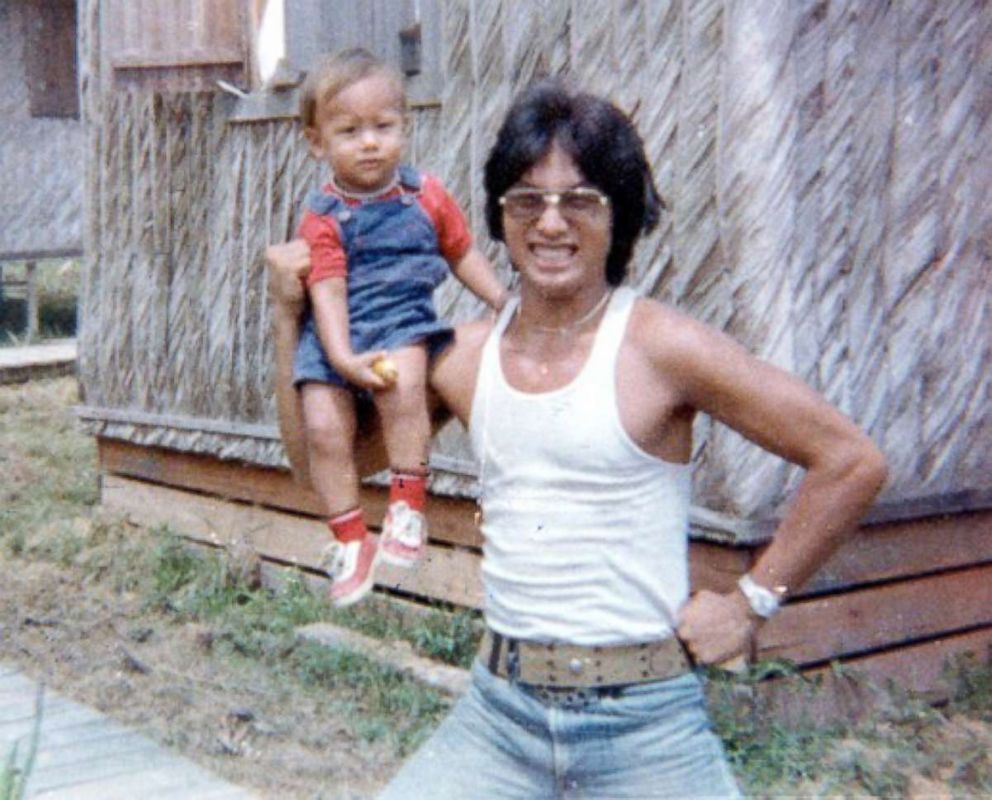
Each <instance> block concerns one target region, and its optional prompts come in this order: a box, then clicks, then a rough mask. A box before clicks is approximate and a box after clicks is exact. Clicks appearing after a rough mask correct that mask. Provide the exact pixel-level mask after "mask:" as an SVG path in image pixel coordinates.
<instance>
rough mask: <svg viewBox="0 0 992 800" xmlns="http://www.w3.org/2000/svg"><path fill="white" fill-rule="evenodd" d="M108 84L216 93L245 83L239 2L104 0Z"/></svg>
mask: <svg viewBox="0 0 992 800" xmlns="http://www.w3.org/2000/svg"><path fill="white" fill-rule="evenodd" d="M104 11H105V13H104V14H103V35H104V42H106V50H107V52H108V55H109V62H110V67H111V69H112V70H113V74H114V84H115V85H116V86H118V87H120V86H135V85H137V86H149V87H153V88H156V89H172V90H196V89H216V88H217V81H218V80H224V81H227V82H229V83H231V84H234V85H236V86H241V87H246V86H247V84H248V68H247V64H248V47H247V45H246V42H247V40H248V36H247V33H248V27H249V23H248V18H247V8H246V4H245V3H243V2H240V1H239V0H104Z"/></svg>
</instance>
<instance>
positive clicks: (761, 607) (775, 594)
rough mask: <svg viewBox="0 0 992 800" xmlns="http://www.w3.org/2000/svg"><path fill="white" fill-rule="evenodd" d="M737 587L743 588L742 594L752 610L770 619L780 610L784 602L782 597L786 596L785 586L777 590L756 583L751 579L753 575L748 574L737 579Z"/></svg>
mask: <svg viewBox="0 0 992 800" xmlns="http://www.w3.org/2000/svg"><path fill="white" fill-rule="evenodd" d="M737 587H738V588H739V589H740V590H741V594H743V595H744V597H745V598H747V602H748V605H750V606H751V610H752V611H753V612H754V613H755V614H757V615H758V616H759V617H763V618H764V619H768V618H769V617H771V616H773V615H774V614H775V612H776V611H778V609H779V606H780V605H781V604H782V598H783V597H784V596H785V589H784V588H782V589H780V590H777V591H776V590H772V589H767V588H765V587H764V586H762V585H760V584H758V583H755V582H754V581H753V580H752V579H751V576H750V575H747V574H744V575H742V576H741V578H740V580H739V581H737ZM776 588H777V587H776Z"/></svg>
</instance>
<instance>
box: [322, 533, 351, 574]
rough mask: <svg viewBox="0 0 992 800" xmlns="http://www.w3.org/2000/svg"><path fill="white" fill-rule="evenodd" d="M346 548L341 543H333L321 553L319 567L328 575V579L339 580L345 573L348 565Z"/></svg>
mask: <svg viewBox="0 0 992 800" xmlns="http://www.w3.org/2000/svg"><path fill="white" fill-rule="evenodd" d="M346 555H347V552H346V549H345V546H344V545H343V544H342V543H341V542H339V541H336V540H335V541H331V542H329V543H328V544H327V546H326V547H324V549H323V550H321V551H320V561H319V562H318V566H319V567H320V569H322V570H324V572H326V573H327V575H328V577H331V578H337V577H338V576H339V575H341V573H343V572H344V569H345V566H346V565H347V564H346V562H347V558H346Z"/></svg>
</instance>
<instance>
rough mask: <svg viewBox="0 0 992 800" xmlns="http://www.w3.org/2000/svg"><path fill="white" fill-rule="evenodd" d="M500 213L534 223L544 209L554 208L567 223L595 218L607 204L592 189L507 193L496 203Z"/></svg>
mask: <svg viewBox="0 0 992 800" xmlns="http://www.w3.org/2000/svg"><path fill="white" fill-rule="evenodd" d="M500 203H501V205H502V206H503V209H504V210H505V211H506V213H507V214H509V215H510V216H511V217H514V218H516V219H520V220H534V219H536V218H538V217H540V216H541V215H542V214H543V213H544V209H545V207H547V206H548V205H554V206H556V207H557V208H558V211H559V213H560V214H561V215H562V216H564V217H566V218H568V219H570V220H582V219H588V218H590V217H595V215H596V214H598V213H599V211H600V210H601V209H603V208H604V207H605V206H606V205H607V203H608V200H607V198H606V195H604V194H602V193H600V192H598V191H596V190H595V189H587V188H578V189H566V190H565V191H563V192H544V191H541V190H540V189H524V188H521V189H511V190H510V191H509V192H507V193H506V194H505V195H503V197H502V198H501V199H500Z"/></svg>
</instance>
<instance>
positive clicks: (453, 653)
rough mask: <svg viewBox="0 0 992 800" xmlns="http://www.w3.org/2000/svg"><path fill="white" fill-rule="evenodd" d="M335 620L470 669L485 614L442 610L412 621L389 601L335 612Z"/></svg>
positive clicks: (365, 632)
mask: <svg viewBox="0 0 992 800" xmlns="http://www.w3.org/2000/svg"><path fill="white" fill-rule="evenodd" d="M330 619H331V621H333V622H335V623H337V624H339V625H343V626H345V627H348V628H352V629H354V630H357V631H360V632H362V633H364V634H367V635H368V636H375V637H376V638H379V639H402V640H404V641H407V642H409V643H410V644H411V645H413V648H414V650H415V651H416V652H417V653H419V654H420V655H422V656H424V657H426V658H433V659H436V660H438V661H442V662H444V663H446V664H452V665H454V666H457V667H463V668H468V667H470V666H471V664H472V660H473V659H474V658H475V654H476V652H477V651H478V649H479V639H480V638H481V637H482V615H481V614H480V613H479V612H478V611H474V610H472V609H462V610H459V611H454V612H450V611H445V610H443V609H440V608H435V609H433V610H431V612H430V613H429V614H426V615H423V616H420V617H417V618H415V619H413V620H412V621H411V618H410V615H409V614H407V613H404V612H403V611H402V610H400V609H399V608H398V607H397V606H395V605H394V604H392V603H390V602H389V601H388V600H380V601H378V602H370V603H363V604H362V605H360V606H355V607H352V608H348V609H344V610H338V611H333V612H331V615H330Z"/></svg>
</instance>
